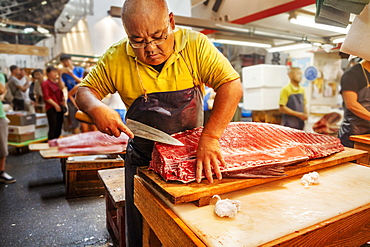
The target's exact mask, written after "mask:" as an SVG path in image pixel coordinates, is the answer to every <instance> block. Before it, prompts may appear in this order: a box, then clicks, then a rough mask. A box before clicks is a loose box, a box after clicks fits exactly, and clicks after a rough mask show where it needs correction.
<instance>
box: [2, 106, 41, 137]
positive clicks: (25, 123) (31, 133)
mask: <svg viewBox="0 0 370 247" xmlns="http://www.w3.org/2000/svg"><path fill="white" fill-rule="evenodd" d="M6 117H7V118H8V119H9V120H10V123H9V126H8V130H9V135H8V141H9V142H15V143H21V142H25V141H29V140H34V139H35V124H36V115H35V114H28V113H26V112H12V113H7V114H6Z"/></svg>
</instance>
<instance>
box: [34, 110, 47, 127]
mask: <svg viewBox="0 0 370 247" xmlns="http://www.w3.org/2000/svg"><path fill="white" fill-rule="evenodd" d="M45 125H48V118H47V116H46V113H36V127H38V126H45Z"/></svg>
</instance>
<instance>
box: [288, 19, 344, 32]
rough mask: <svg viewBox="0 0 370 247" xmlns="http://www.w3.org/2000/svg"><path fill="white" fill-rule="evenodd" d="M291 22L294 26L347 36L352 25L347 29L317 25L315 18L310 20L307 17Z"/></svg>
mask: <svg viewBox="0 0 370 247" xmlns="http://www.w3.org/2000/svg"><path fill="white" fill-rule="evenodd" d="M289 21H290V22H291V23H293V24H297V25H301V26H305V27H313V28H317V29H322V30H326V31H331V32H336V33H343V34H347V33H348V30H349V28H350V25H348V26H347V28H341V27H335V26H330V25H324V24H319V23H315V20H314V19H313V18H309V17H305V16H297V17H296V18H291V19H290V20H289Z"/></svg>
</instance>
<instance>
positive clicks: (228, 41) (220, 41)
mask: <svg viewBox="0 0 370 247" xmlns="http://www.w3.org/2000/svg"><path fill="white" fill-rule="evenodd" d="M210 40H211V41H212V42H215V43H220V44H228V45H241V46H251V47H260V48H270V47H271V45H270V44H263V43H255V42H248V41H237V40H228V39H210Z"/></svg>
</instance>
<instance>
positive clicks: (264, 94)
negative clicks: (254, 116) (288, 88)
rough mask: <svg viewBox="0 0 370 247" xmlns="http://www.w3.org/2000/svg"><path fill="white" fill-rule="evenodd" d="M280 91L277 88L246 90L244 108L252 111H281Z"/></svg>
mask: <svg viewBox="0 0 370 247" xmlns="http://www.w3.org/2000/svg"><path fill="white" fill-rule="evenodd" d="M280 90H281V88H277V87H261V88H244V92H243V108H244V109H246V110H252V111H253V110H255V111H265V110H274V109H279V99H280Z"/></svg>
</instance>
